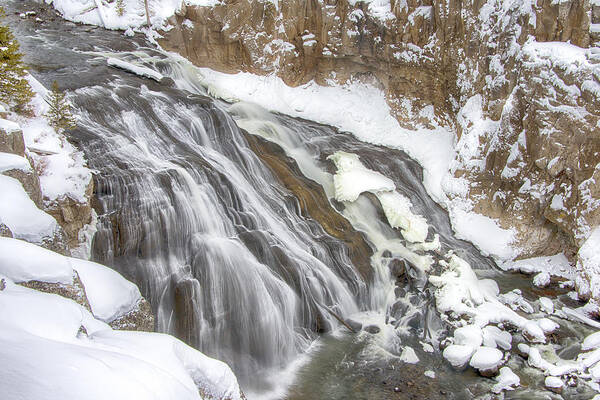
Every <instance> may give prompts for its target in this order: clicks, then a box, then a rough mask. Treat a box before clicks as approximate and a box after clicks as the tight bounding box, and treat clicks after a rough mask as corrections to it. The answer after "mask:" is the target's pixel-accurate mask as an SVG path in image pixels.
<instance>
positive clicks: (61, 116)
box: [45, 81, 77, 132]
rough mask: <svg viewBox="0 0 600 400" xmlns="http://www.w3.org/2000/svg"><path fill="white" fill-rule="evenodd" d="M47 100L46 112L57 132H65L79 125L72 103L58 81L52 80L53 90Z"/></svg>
mask: <svg viewBox="0 0 600 400" xmlns="http://www.w3.org/2000/svg"><path fill="white" fill-rule="evenodd" d="M45 100H46V103H48V106H49V109H48V112H47V113H46V117H47V118H48V123H49V124H50V126H52V127H53V128H54V129H55V130H56V131H57V132H61V131H62V132H64V131H68V130H71V129H75V128H76V127H77V122H76V120H75V117H73V114H72V112H71V105H70V104H69V102H68V101H67V99H66V95H65V93H64V92H63V91H62V90H60V88H59V87H58V83H57V82H56V81H54V82H52V91H51V92H50V93H49V94H48V97H46V99H45Z"/></svg>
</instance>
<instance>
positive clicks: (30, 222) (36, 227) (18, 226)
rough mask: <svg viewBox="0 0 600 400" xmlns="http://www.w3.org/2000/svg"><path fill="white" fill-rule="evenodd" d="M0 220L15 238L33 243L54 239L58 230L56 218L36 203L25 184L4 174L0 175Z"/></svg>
mask: <svg viewBox="0 0 600 400" xmlns="http://www.w3.org/2000/svg"><path fill="white" fill-rule="evenodd" d="M0 220H1V221H2V222H3V223H4V224H6V225H7V226H8V227H9V228H10V230H11V231H12V233H13V236H14V237H15V238H19V239H24V240H27V241H29V242H33V243H42V242H43V241H44V239H48V238H50V239H52V238H53V237H54V235H55V233H56V232H57V230H58V224H57V222H56V220H55V219H54V218H52V217H51V216H50V215H48V214H47V213H45V212H44V211H42V210H40V209H39V208H38V207H37V206H36V205H35V203H34V202H33V201H32V200H31V199H30V198H29V195H28V194H27V193H26V192H25V189H23V185H21V183H20V182H19V181H18V180H16V179H14V178H11V177H8V176H4V175H0Z"/></svg>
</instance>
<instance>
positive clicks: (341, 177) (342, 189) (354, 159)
mask: <svg viewBox="0 0 600 400" xmlns="http://www.w3.org/2000/svg"><path fill="white" fill-rule="evenodd" d="M327 159H328V160H331V161H333V162H334V164H335V165H336V167H337V173H336V174H335V176H334V177H333V184H334V187H335V198H336V200H337V201H350V202H353V201H355V200H356V199H357V198H358V196H359V195H360V194H361V193H363V192H371V193H374V194H377V193H378V192H381V191H390V190H395V189H396V185H395V184H394V182H393V181H392V180H391V179H389V178H386V177H385V176H383V175H381V174H380V173H379V172H375V171H371V170H370V169H368V168H365V167H364V166H363V164H362V163H361V162H360V160H359V157H358V156H357V155H356V154H351V153H346V152H343V151H338V152H336V153H335V154H333V155H331V156H329V157H327Z"/></svg>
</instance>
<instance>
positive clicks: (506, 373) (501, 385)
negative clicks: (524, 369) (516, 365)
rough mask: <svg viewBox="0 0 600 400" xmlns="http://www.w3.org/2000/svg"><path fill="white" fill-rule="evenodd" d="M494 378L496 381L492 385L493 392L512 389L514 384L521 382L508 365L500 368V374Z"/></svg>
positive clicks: (517, 384)
mask: <svg viewBox="0 0 600 400" xmlns="http://www.w3.org/2000/svg"><path fill="white" fill-rule="evenodd" d="M494 379H496V381H497V382H498V383H496V384H495V385H494V386H493V387H492V391H493V392H494V393H500V392H501V391H503V390H514V387H515V386H519V385H520V384H521V379H520V378H519V377H518V376H517V375H516V374H515V373H514V372H513V371H512V370H511V369H510V368H508V367H502V368H500V374H498V376H496V377H495V378H494Z"/></svg>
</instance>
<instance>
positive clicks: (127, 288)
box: [69, 258, 142, 322]
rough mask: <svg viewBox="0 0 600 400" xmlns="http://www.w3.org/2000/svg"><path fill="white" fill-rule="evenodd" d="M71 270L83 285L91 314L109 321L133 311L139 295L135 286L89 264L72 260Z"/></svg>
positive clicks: (101, 266) (102, 266)
mask: <svg viewBox="0 0 600 400" xmlns="http://www.w3.org/2000/svg"><path fill="white" fill-rule="evenodd" d="M69 261H70V263H71V265H72V266H73V269H75V270H76V271H77V274H78V275H79V279H81V282H82V283H83V286H84V288H85V293H86V295H87V298H88V301H89V302H90V307H91V309H92V313H93V314H94V316H95V317H96V318H98V319H99V320H102V321H104V322H111V321H113V320H115V319H117V318H119V317H121V316H123V315H125V314H127V313H129V312H130V311H131V310H133V309H134V308H135V307H136V305H137V304H138V302H139V301H140V300H141V298H142V295H141V294H140V291H139V289H138V287H137V286H136V285H135V284H133V283H131V282H129V281H128V280H127V279H125V278H123V277H122V276H121V275H120V274H119V273H118V272H116V271H115V270H112V269H110V268H107V267H105V266H104V265H101V264H97V263H94V262H91V261H85V260H78V259H75V258H71V259H70V260H69Z"/></svg>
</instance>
